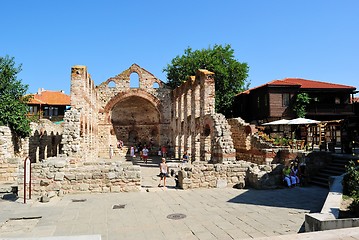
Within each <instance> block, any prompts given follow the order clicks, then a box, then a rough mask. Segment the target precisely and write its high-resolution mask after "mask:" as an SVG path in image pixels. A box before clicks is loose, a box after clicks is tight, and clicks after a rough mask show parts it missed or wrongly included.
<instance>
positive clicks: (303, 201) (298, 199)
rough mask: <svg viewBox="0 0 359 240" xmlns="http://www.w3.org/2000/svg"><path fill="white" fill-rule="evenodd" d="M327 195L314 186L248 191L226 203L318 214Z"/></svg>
mask: <svg viewBox="0 0 359 240" xmlns="http://www.w3.org/2000/svg"><path fill="white" fill-rule="evenodd" d="M327 194H328V190H327V189H325V188H320V187H314V186H311V187H296V188H291V189H274V190H256V189H249V190H248V191H245V192H243V193H241V194H240V195H238V196H237V197H234V198H232V199H230V200H229V201H228V202H231V203H242V204H253V205H263V206H270V207H281V208H295V209H303V210H307V211H309V212H320V210H321V209H322V207H323V204H324V202H325V199H326V197H327Z"/></svg>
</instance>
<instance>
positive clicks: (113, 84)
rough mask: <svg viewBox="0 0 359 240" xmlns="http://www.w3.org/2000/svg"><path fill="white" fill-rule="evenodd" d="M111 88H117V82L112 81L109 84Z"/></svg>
mask: <svg viewBox="0 0 359 240" xmlns="http://www.w3.org/2000/svg"><path fill="white" fill-rule="evenodd" d="M107 86H108V87H109V88H115V87H116V83H115V82H114V81H110V82H109V83H108V85H107Z"/></svg>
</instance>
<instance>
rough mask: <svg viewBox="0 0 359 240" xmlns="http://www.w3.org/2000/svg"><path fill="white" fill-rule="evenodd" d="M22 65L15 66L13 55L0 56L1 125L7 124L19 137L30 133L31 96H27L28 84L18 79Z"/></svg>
mask: <svg viewBox="0 0 359 240" xmlns="http://www.w3.org/2000/svg"><path fill="white" fill-rule="evenodd" d="M19 72H21V65H19V66H17V67H16V66H15V61H14V58H13V57H9V56H5V57H0V125H5V126H6V125H7V126H9V127H10V128H11V130H13V131H14V132H15V133H16V134H17V136H18V137H27V136H29V135H30V132H31V129H30V121H29V120H28V119H27V118H26V114H27V113H28V106H27V104H26V103H27V102H28V100H29V98H30V97H31V96H26V97H25V94H26V91H27V89H28V86H27V85H24V84H22V83H21V80H18V79H17V74H18V73H19Z"/></svg>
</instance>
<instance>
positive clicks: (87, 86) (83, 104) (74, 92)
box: [63, 65, 98, 159]
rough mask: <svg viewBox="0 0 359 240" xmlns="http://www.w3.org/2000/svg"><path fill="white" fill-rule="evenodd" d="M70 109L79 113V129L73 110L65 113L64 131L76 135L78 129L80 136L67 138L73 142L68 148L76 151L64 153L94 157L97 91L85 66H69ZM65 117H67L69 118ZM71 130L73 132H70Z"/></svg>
mask: <svg viewBox="0 0 359 240" xmlns="http://www.w3.org/2000/svg"><path fill="white" fill-rule="evenodd" d="M71 109H76V110H77V111H78V113H79V114H80V116H79V120H80V121H79V124H80V131H79V130H78V122H77V119H76V120H74V119H73V118H74V117H75V118H77V117H78V116H75V115H76V114H77V113H75V112H74V113H73V114H70V115H69V114H65V117H64V121H65V122H67V123H68V124H66V125H65V129H64V131H65V132H66V134H67V136H71V135H73V136H75V135H76V137H77V134H78V131H79V132H80V135H79V136H80V137H79V138H76V141H73V142H71V138H68V139H67V140H68V141H70V142H71V143H73V144H74V145H71V146H69V148H72V149H76V151H70V150H66V154H67V155H68V156H71V157H79V156H87V157H88V158H91V159H93V158H96V157H97V156H98V138H97V135H98V121H97V118H98V93H97V91H96V88H95V84H94V81H93V80H92V78H91V75H90V74H89V73H88V72H87V67H86V66H79V65H77V66H73V67H72V68H71ZM74 111H75V110H74ZM66 117H69V118H70V120H68V119H66ZM72 121H74V125H71V124H70V123H71V122H72ZM72 130H73V131H74V133H71V131H72ZM67 140H65V142H63V144H64V145H66V144H69V142H66V141H67ZM77 141H80V143H78V142H77ZM71 154H74V155H71Z"/></svg>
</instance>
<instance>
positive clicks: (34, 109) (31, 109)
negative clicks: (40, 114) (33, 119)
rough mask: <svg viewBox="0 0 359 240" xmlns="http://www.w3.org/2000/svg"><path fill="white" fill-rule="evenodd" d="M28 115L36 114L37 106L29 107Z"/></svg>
mask: <svg viewBox="0 0 359 240" xmlns="http://www.w3.org/2000/svg"><path fill="white" fill-rule="evenodd" d="M29 112H30V114H34V115H35V114H37V106H30V109H29Z"/></svg>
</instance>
